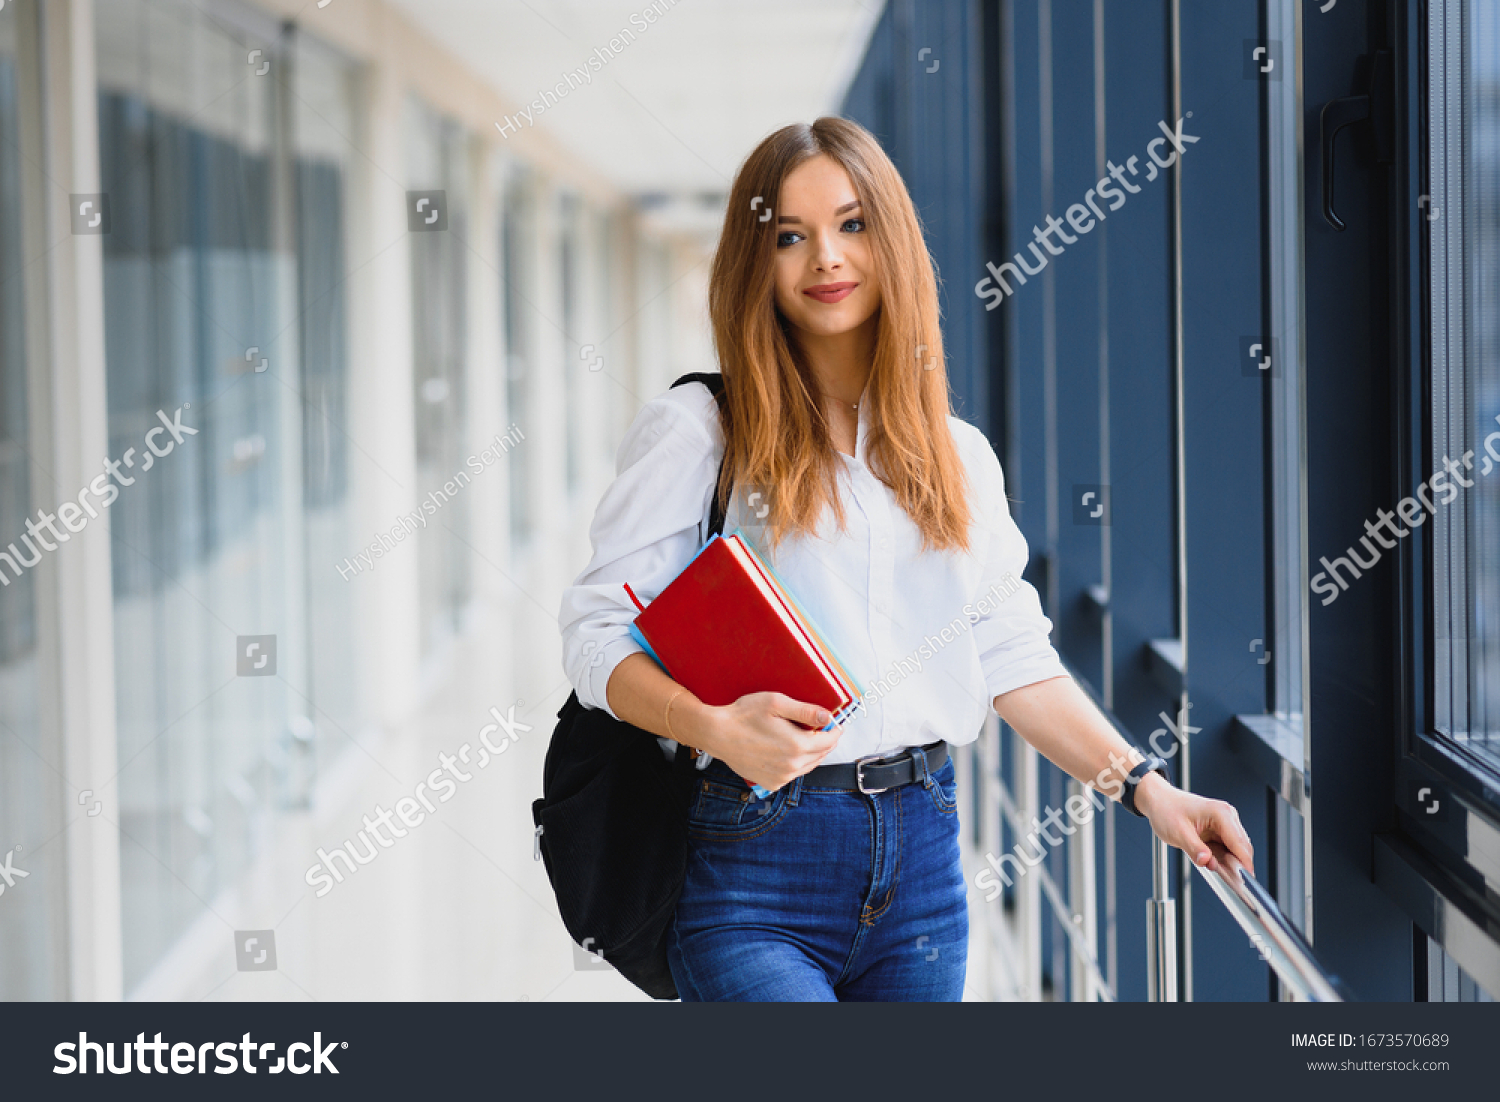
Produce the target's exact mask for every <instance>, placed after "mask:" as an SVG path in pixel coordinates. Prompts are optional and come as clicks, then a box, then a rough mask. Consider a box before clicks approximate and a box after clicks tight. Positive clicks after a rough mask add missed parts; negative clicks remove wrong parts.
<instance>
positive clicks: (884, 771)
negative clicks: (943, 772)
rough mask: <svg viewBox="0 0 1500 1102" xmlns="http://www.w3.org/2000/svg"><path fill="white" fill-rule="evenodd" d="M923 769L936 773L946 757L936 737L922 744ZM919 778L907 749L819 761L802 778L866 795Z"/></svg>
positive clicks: (917, 766)
mask: <svg viewBox="0 0 1500 1102" xmlns="http://www.w3.org/2000/svg"><path fill="white" fill-rule="evenodd" d="M922 754H923V756H924V757H926V758H927V772H928V773H936V772H937V771H938V770H939V769H941V768H942V767H943V763H944V762H946V761H947V760H948V744H947V743H946V742H942V741H941V740H939V741H938V742H934V743H931V744H929V745H927V746H924V747H922ZM921 779H922V766H921V765H920V764H919V763H918V761H917V759H916V757H914V756H913V755H912V754H911V753H910V752H909V751H908V752H906V753H903V754H901V755H900V756H899V757H896V758H860V759H859V760H858V761H849V762H841V763H839V764H838V765H820V766H818V767H817V768H816V769H814V770H813V771H812V772H811V773H808V774H807V775H806V776H804V777H803V778H802V783H803V784H804V785H811V786H812V787H814V788H842V789H846V790H848V791H850V792H863V793H865V794H866V795H867V796H869V795H874V794H875V793H876V792H884V791H885V790H886V789H887V788H898V787H900V786H901V785H903V784H911V783H912V782H913V781H920V780H921Z"/></svg>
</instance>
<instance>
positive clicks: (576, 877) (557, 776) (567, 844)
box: [531, 372, 724, 999]
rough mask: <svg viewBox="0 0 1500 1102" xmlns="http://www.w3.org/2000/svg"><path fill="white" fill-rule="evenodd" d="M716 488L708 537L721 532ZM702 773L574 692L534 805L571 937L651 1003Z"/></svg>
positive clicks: (668, 981) (662, 972)
mask: <svg viewBox="0 0 1500 1102" xmlns="http://www.w3.org/2000/svg"><path fill="white" fill-rule="evenodd" d="M693 382H697V383H702V384H703V385H704V386H706V387H708V389H709V391H710V392H711V393H712V394H713V396H714V398H715V399H716V400H717V401H718V402H719V404H720V406H721V407H722V405H723V403H724V379H723V376H722V375H719V374H717V373H712V374H710V373H705V372H698V373H694V374H690V375H684V376H683V377H682V378H680V379H678V380H677V381H676V382H674V383H673V384H672V385H673V386H674V387H676V386H682V385H683V384H684V383H693ZM721 469H722V468H721ZM717 489H718V487H717V483H716V484H715V492H714V495H713V498H712V502H713V504H712V506H711V507H710V510H709V524H708V533H707V535H706V536H705V537H704V538H705V539H711V538H713V536H715V535H717V534H719V533H721V532H722V531H723V529H724V515H723V513H722V511H721V510H720V509H719V496H718V492H717ZM695 775H696V770H695V769H694V768H693V756H692V753H691V752H690V751H689V750H688V749H687V747H685V746H681V745H679V746H678V747H677V755H676V758H675V759H674V760H672V761H668V760H667V758H666V756H665V755H664V754H663V753H662V750H661V745H660V743H658V742H657V741H656V736H655V735H653V734H652V733H651V732H649V731H645V730H642V729H641V728H639V727H636V726H633V725H632V724H629V723H623V722H621V721H620V720H617V719H615V718H614V717H613V716H611V715H610V714H609V713H608V712H607V711H605V710H604V709H602V708H585V707H584V706H583V705H582V704H580V703H579V701H578V694H577V693H576V692H575V693H570V694H569V695H568V700H567V703H566V704H564V705H563V706H562V710H561V711H560V712H558V713H557V727H556V728H555V729H554V730H553V732H552V741H551V742H550V743H549V744H548V746H547V760H546V763H545V765H544V766H543V768H542V798H541V799H539V800H535V801H533V802H532V805H531V818H532V821H533V822H534V823H535V824H536V845H537V850H538V851H539V852H540V854H541V857H542V860H544V861H545V862H546V865H547V878H548V879H549V880H551V881H552V891H553V894H555V895H556V896H557V909H558V910H559V911H560V912H561V913H562V920H563V925H564V926H566V927H567V929H568V934H569V936H571V937H572V939H573V940H574V941H575V942H577V943H578V944H580V945H582V946H583V947H584V948H585V949H588V950H589V951H591V952H594V953H598V954H600V955H602V957H603V959H604V961H605V962H606V963H608V964H611V965H613V966H614V968H615V970H616V971H618V972H619V973H620V974H621V975H622V976H624V977H625V978H626V979H628V980H629V981H630V982H631V983H633V984H635V985H636V986H637V987H639V988H640V989H641V990H642V991H644V992H646V994H648V995H650V996H651V997H652V998H653V999H675V998H677V985H676V983H675V982H673V980H672V972H671V970H670V969H669V968H668V967H667V929H668V927H669V926H670V925H671V922H672V915H673V912H675V911H676V909H677V899H678V897H679V896H680V895H681V894H682V881H683V877H684V875H685V874H686V871H687V850H688V839H687V816H688V803H689V801H690V800H691V798H692V792H693V781H694V777H695Z"/></svg>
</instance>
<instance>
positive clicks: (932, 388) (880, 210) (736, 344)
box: [708, 118, 970, 550]
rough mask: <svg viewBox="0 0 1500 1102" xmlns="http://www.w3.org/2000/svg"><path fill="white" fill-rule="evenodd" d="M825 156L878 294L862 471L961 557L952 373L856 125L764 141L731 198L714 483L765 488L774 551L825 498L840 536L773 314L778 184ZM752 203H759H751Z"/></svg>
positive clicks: (918, 272) (824, 440)
mask: <svg viewBox="0 0 1500 1102" xmlns="http://www.w3.org/2000/svg"><path fill="white" fill-rule="evenodd" d="M819 154H826V155H827V156H829V157H831V158H832V159H833V160H835V161H837V162H838V163H839V164H840V165H842V166H843V168H844V170H845V171H846V172H848V174H849V179H850V180H851V181H852V182H853V184H854V189H855V191H856V193H857V194H858V196H859V199H860V203H861V206H862V208H863V214H862V217H863V219H864V220H865V223H866V226H867V230H866V232H868V233H870V234H871V235H872V245H873V251H874V255H875V260H876V264H877V268H878V275H879V279H880V288H881V306H880V309H879V318H878V322H877V330H876V343H875V362H874V365H873V367H872V369H871V373H870V382H869V390H868V392H867V394H866V397H865V398H864V399H863V406H864V410H865V411H866V412H867V415H868V417H869V430H868V432H869V435H868V438H867V441H866V448H867V452H868V455H869V458H870V468H871V471H872V472H873V473H874V474H875V475H876V477H878V478H879V479H880V480H881V481H882V482H883V483H885V485H886V486H888V487H890V489H891V491H892V492H893V493H894V494H895V497H896V501H897V502H898V503H899V504H900V506H901V508H902V509H903V510H905V512H906V514H907V515H908V516H909V517H911V519H912V521H913V522H914V523H915V524H916V525H917V527H918V528H919V529H921V532H922V546H923V549H924V550H928V549H942V550H967V548H968V543H969V533H968V529H969V520H970V513H969V502H968V485H967V479H966V478H965V475H964V469H963V464H962V462H961V460H960V458H959V455H958V449H957V447H956V445H955V444H954V442H953V434H952V433H951V432H950V431H949V428H948V420H947V419H948V414H949V409H950V406H949V400H948V375H947V368H946V364H945V361H944V358H943V337H942V330H941V328H940V327H939V322H938V297H937V279H936V276H935V274H934V272H933V266H932V258H931V256H929V255H928V252H927V245H926V242H925V240H924V239H923V237H922V227H921V223H920V222H919V221H918V219H917V212H916V209H915V208H914V207H913V206H912V202H911V196H910V195H908V194H907V191H906V185H905V184H904V183H903V182H902V180H901V176H900V174H899V173H898V172H897V171H896V166H895V165H893V164H892V163H891V160H890V158H889V157H887V156H886V154H885V151H884V150H883V149H881V148H880V143H879V142H877V141H876V140H875V138H874V136H873V135H872V134H871V133H870V132H869V131H868V130H866V129H864V127H862V126H860V125H859V124H857V123H853V122H850V121H848V120H847V119H839V118H821V119H818V120H817V121H816V122H814V123H812V124H811V125H810V126H809V125H808V124H806V123H797V124H794V125H792V126H786V127H783V128H782V129H780V130H778V131H776V132H775V133H774V134H772V135H770V136H769V137H768V138H766V139H765V140H764V141H762V142H761V143H760V144H759V145H758V146H756V147H755V150H754V152H752V153H751V154H750V156H749V157H748V158H746V160H745V163H744V164H743V165H742V166H741V167H740V170H739V173H738V175H736V176H735V180H734V186H733V187H732V188H731V190H730V195H729V210H728V213H727V214H726V215H725V217H724V232H723V235H722V236H721V238H720V240H719V246H718V250H717V252H716V253H715V254H714V261H713V273H712V275H711V277H710V281H709V292H708V309H709V318H710V321H711V323H712V326H713V339H714V347H715V350H716V351H717V353H718V357H719V366H720V370H721V371H722V372H723V375H724V390H725V397H726V399H727V402H726V407H727V408H726V409H725V410H724V416H723V424H724V438H725V441H726V451H725V457H724V471H723V477H722V479H721V481H720V484H719V487H718V493H719V500H720V503H721V505H723V506H724V507H726V508H727V506H728V503H729V499H730V495H731V494H732V493H733V487H734V486H735V485H737V484H738V485H752V486H757V487H759V488H761V489H762V490H763V491H764V495H765V504H766V505H767V506H768V507H769V513H768V515H767V516H766V517H765V519H764V523H765V525H766V532H767V535H768V537H769V543H770V545H771V547H775V546H776V545H777V544H778V543H779V542H780V541H781V540H782V539H783V538H785V537H786V536H789V535H794V534H799V533H804V532H811V531H812V530H813V527H814V525H815V524H816V522H817V519H818V516H819V514H820V513H821V512H822V509H823V506H824V505H825V504H827V503H830V502H831V503H832V505H833V509H834V514H835V516H836V518H837V521H838V527H839V530H840V531H842V530H843V528H844V509H843V505H842V503H841V502H840V501H839V495H838V490H837V487H838V482H837V472H838V470H839V467H840V461H839V459H838V456H837V454H836V449H835V447H834V444H833V439H832V436H831V434H830V432H829V428H828V423H827V421H826V420H825V418H824V415H823V410H822V407H821V405H820V403H819V402H818V400H817V390H816V387H815V385H814V382H813V380H812V378H811V377H810V373H809V370H808V368H807V367H806V365H805V364H803V363H801V362H800V358H799V356H798V355H797V352H796V348H795V344H794V343H793V342H792V341H791V340H790V339H789V337H788V333H787V322H786V320H785V319H784V318H783V317H782V315H781V313H780V311H779V310H778V309H777V306H776V294H775V274H774V267H775V262H776V238H777V234H778V232H779V231H778V230H777V226H776V220H775V219H774V218H772V219H764V220H763V215H764V210H763V209H761V208H769V209H771V210H775V209H776V203H777V198H778V196H779V193H780V190H781V184H782V181H784V180H785V179H786V177H787V175H788V174H789V173H790V172H791V171H792V170H793V169H795V168H796V167H797V166H798V165H800V164H802V163H803V162H804V161H807V160H809V159H810V158H812V157H816V156H818V155H819ZM757 196H759V197H760V199H761V202H759V203H755V204H754V205H752V200H754V199H755V198H756V197H757Z"/></svg>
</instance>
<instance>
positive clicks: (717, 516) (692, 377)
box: [672, 371, 724, 539]
mask: <svg viewBox="0 0 1500 1102" xmlns="http://www.w3.org/2000/svg"><path fill="white" fill-rule="evenodd" d="M684 383H702V384H703V385H704V386H706V387H708V392H709V393H710V394H712V395H713V396H714V401H716V402H717V403H718V404H719V412H720V414H721V415H722V413H723V412H724V376H723V375H721V374H719V373H718V372H717V371H693V372H689V373H688V374H686V375H684V376H682V377H681V378H680V379H678V380H677V381H676V382H674V383H673V384H672V386H674V387H677V386H682V385H683V384H684ZM723 477H724V461H723V460H722V459H721V460H719V477H718V478H717V479H715V480H714V492H713V496H712V497H711V498H710V499H709V502H710V504H709V508H708V535H707V539H713V538H714V537H715V536H720V535H723V534H724V510H723V509H721V508H719V482H720V481H721V480H722V479H723Z"/></svg>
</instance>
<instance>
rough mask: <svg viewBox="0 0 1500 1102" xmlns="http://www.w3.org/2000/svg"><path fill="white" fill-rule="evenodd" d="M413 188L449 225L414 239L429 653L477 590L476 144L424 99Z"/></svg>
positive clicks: (416, 128) (410, 130) (412, 126)
mask: <svg viewBox="0 0 1500 1102" xmlns="http://www.w3.org/2000/svg"><path fill="white" fill-rule="evenodd" d="M407 107H408V110H407V126H406V133H407V149H408V158H409V160H408V165H407V185H408V189H409V190H412V191H441V192H443V193H444V196H445V198H446V200H447V205H448V209H447V216H448V228H447V230H446V231H445V232H439V233H413V234H410V235H409V236H408V241H409V242H410V246H411V275H412V382H413V385H414V386H415V388H416V393H415V395H414V405H415V409H416V449H417V500H418V501H426V502H429V503H431V505H432V506H433V509H434V512H433V513H432V514H431V519H430V521H429V527H428V530H427V531H426V533H424V538H423V539H421V540H419V541H418V548H417V550H418V554H419V555H420V557H421V564H420V574H421V606H422V653H423V655H424V656H426V655H430V654H431V653H432V652H433V649H434V647H435V646H436V645H437V643H439V642H440V641H441V640H442V639H443V638H445V637H447V636H449V635H451V634H453V632H455V631H456V630H457V628H458V625H459V617H460V615H461V613H462V612H463V609H464V607H465V606H466V605H467V604H468V602H469V596H470V594H471V592H472V579H471V577H470V574H471V571H470V553H469V547H470V542H471V541H470V539H469V515H470V514H469V511H470V508H471V505H472V503H471V497H472V495H471V494H470V492H469V491H468V490H467V489H466V488H465V487H466V485H467V482H466V480H467V479H469V478H471V477H472V475H471V474H470V473H469V471H468V470H467V469H466V467H465V464H464V457H465V456H467V455H468V454H470V453H469V451H468V450H467V449H466V446H465V445H466V444H467V433H466V426H467V419H466V418H465V416H464V410H465V408H466V403H467V394H466V392H467V387H466V386H465V372H466V369H467V364H468V342H467V340H466V339H465V325H466V324H467V322H466V313H465V311H466V302H465V290H466V287H467V280H466V278H465V275H466V269H467V265H468V258H469V250H468V247H467V244H466V242H467V238H468V224H467V222H468V199H467V190H468V189H467V182H468V143H467V140H466V135H465V134H464V132H463V130H462V129H461V128H460V127H459V125H458V124H457V123H455V122H454V121H452V120H451V119H447V118H444V117H442V116H440V115H438V114H437V113H435V112H434V111H432V110H431V109H429V108H428V107H427V106H425V105H424V104H422V103H421V102H420V101H418V100H409V101H408V104H407Z"/></svg>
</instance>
